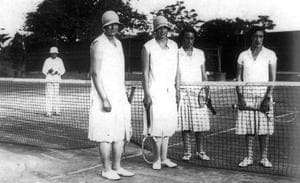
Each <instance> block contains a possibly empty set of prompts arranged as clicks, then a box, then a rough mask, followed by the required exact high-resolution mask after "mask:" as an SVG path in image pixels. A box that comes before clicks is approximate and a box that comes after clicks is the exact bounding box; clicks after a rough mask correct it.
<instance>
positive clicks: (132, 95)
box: [122, 86, 136, 157]
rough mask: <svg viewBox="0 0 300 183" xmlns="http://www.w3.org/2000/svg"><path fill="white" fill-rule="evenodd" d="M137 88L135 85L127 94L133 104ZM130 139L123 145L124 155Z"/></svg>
mask: <svg viewBox="0 0 300 183" xmlns="http://www.w3.org/2000/svg"><path fill="white" fill-rule="evenodd" d="M135 89H136V87H135V86H132V87H131V89H130V94H129V96H127V99H128V102H129V103H130V104H131V103H132V101H133V98H134V93H135ZM129 142H130V141H126V142H125V143H124V145H123V153H122V156H123V157H124V155H125V154H126V145H127V144H129Z"/></svg>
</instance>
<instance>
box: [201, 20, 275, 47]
mask: <svg viewBox="0 0 300 183" xmlns="http://www.w3.org/2000/svg"><path fill="white" fill-rule="evenodd" d="M254 25H260V26H262V27H264V28H265V29H267V30H271V29H273V28H274V27H275V24H274V23H273V21H272V20H270V19H269V16H258V19H256V20H243V19H240V18H235V19H214V20H209V21H207V22H205V23H204V24H203V25H202V26H201V28H200V30H199V33H200V36H201V38H202V39H205V40H207V41H208V42H210V43H212V44H214V45H218V46H224V45H228V44H240V43H237V41H240V40H239V38H240V37H243V39H246V34H247V32H248V31H249V29H251V27H252V26H254Z"/></svg>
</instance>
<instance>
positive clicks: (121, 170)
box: [115, 168, 135, 177]
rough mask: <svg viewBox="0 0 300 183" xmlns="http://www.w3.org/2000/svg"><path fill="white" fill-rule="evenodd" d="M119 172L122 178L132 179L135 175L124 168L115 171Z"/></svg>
mask: <svg viewBox="0 0 300 183" xmlns="http://www.w3.org/2000/svg"><path fill="white" fill-rule="evenodd" d="M115 171H116V172H117V174H118V175H120V176H123V177H132V176H134V175H135V174H134V173H132V172H130V171H128V170H125V169H124V168H120V169H119V170H115Z"/></svg>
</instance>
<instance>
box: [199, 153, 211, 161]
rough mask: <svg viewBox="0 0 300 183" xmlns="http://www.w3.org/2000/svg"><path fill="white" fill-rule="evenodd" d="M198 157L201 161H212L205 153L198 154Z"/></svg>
mask: <svg viewBox="0 0 300 183" xmlns="http://www.w3.org/2000/svg"><path fill="white" fill-rule="evenodd" d="M196 156H198V157H199V158H200V159H202V160H205V161H209V160H210V158H209V156H207V155H206V154H205V152H200V153H199V152H196Z"/></svg>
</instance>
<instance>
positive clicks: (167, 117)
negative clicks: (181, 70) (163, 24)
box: [144, 39, 178, 136]
mask: <svg viewBox="0 0 300 183" xmlns="http://www.w3.org/2000/svg"><path fill="white" fill-rule="evenodd" d="M167 46H168V49H162V48H161V47H160V46H159V44H158V43H157V41H156V40H155V39H152V40H150V41H148V42H147V43H146V44H145V45H144V47H145V49H146V50H147V52H148V53H149V61H150V63H149V65H150V72H149V92H150V95H151V98H152V105H151V109H150V110H151V120H152V124H153V126H152V129H147V119H146V113H145V111H144V134H147V133H150V134H151V135H153V136H171V135H173V134H174V133H175V131H176V129H177V106H176V90H175V78H176V72H177V64H178V63H177V62H178V61H177V53H178V47H177V44H176V43H175V42H174V41H172V40H168V43H167Z"/></svg>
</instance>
